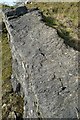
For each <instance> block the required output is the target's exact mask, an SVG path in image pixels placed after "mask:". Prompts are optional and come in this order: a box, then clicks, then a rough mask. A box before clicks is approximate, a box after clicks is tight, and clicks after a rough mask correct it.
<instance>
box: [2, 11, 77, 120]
mask: <svg viewBox="0 0 80 120" xmlns="http://www.w3.org/2000/svg"><path fill="white" fill-rule="evenodd" d="M4 22H5V25H6V28H7V30H8V33H9V35H10V46H11V50H12V69H13V75H12V76H13V77H12V84H13V88H14V91H17V89H18V88H17V85H18V84H20V85H21V86H20V88H19V89H18V90H20V91H21V92H23V93H24V116H23V117H24V118H26V117H27V118H36V117H37V118H38V117H41V118H77V117H78V112H77V109H76V108H78V78H77V76H78V65H77V60H78V51H76V50H74V49H73V48H71V47H69V46H68V47H67V46H66V44H65V43H64V40H63V39H61V38H60V37H59V36H58V35H57V32H56V30H55V29H53V28H51V27H49V26H46V25H45V23H44V22H43V21H42V16H41V14H40V12H39V10H35V11H34V10H33V11H31V12H29V13H26V14H24V15H23V16H20V17H17V18H14V19H10V20H7V19H6V18H5V15H4Z"/></svg>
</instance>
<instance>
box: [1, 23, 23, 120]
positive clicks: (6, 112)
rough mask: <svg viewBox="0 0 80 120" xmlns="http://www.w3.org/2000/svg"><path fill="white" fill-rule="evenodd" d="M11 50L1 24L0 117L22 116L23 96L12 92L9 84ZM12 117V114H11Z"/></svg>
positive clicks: (4, 118) (4, 119)
mask: <svg viewBox="0 0 80 120" xmlns="http://www.w3.org/2000/svg"><path fill="white" fill-rule="evenodd" d="M11 60H12V57H11V50H10V46H9V43H8V38H7V31H6V29H5V26H4V24H3V33H2V118H3V120H6V118H8V117H11V118H12V116H13V113H14V114H15V113H16V114H17V115H18V116H20V117H22V114H23V98H22V97H21V96H20V95H18V94H16V93H14V92H13V89H12V85H11V81H10V79H11V74H12V64H11ZM13 117H14V116H13Z"/></svg>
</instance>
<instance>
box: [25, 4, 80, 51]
mask: <svg viewBox="0 0 80 120" xmlns="http://www.w3.org/2000/svg"><path fill="white" fill-rule="evenodd" d="M26 6H27V7H28V8H29V9H30V8H33V7H37V8H38V9H40V11H41V12H42V14H43V21H44V22H45V24H46V25H48V26H50V27H53V28H55V29H56V30H57V33H58V35H59V36H60V37H62V38H63V39H64V42H65V43H66V44H67V45H69V46H71V47H74V48H75V49H78V50H80V48H78V46H79V45H78V44H77V43H79V44H80V41H79V38H78V3H76V2H74V3H73V2H71V3H68V2H66V3H65V2H63V3H61V2H60V3H59V2H58V3H35V2H33V3H32V4H28V5H26Z"/></svg>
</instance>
